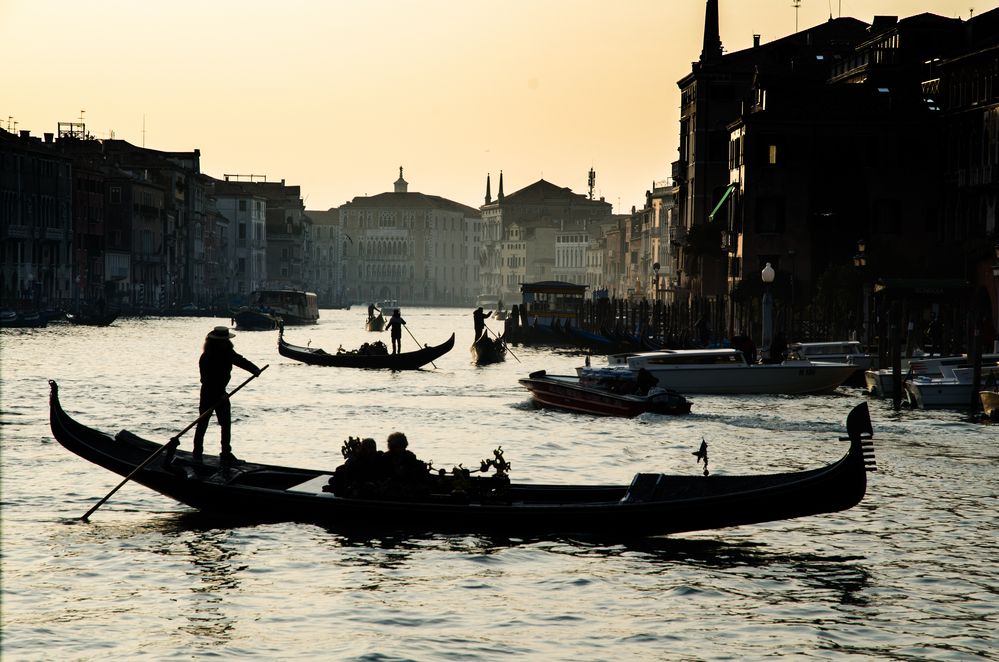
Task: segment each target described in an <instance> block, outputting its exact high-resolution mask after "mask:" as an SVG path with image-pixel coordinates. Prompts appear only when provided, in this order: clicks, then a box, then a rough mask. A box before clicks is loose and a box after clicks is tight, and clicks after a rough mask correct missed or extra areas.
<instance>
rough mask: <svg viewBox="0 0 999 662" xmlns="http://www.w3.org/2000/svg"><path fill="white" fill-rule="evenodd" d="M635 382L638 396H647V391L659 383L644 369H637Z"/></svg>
mask: <svg viewBox="0 0 999 662" xmlns="http://www.w3.org/2000/svg"><path fill="white" fill-rule="evenodd" d="M636 381H637V382H638V393H639V395H648V394H649V390H650V389H652V388H653V387H654V386H656V385H657V384H658V383H659V379H658V378H656V376H655V375H653V374H652V373H651V372H649V371H648V370H646V369H645V368H639V369H638V376H637V378H636Z"/></svg>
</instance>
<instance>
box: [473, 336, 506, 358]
mask: <svg viewBox="0 0 999 662" xmlns="http://www.w3.org/2000/svg"><path fill="white" fill-rule="evenodd" d="M471 352H472V363H474V364H475V365H489V364H490V363H500V362H501V361H504V360H506V345H504V344H503V341H502V340H501V339H499V338H496V339H495V340H493V339H492V338H490V337H489V336H488V334H486V333H483V334H482V335H481V336H479V337H478V339H476V341H475V342H474V343H472V347H471Z"/></svg>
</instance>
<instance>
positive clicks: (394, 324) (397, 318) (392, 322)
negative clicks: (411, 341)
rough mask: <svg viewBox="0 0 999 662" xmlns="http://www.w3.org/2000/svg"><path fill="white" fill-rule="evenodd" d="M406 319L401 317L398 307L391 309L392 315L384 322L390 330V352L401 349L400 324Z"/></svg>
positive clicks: (396, 352) (395, 352)
mask: <svg viewBox="0 0 999 662" xmlns="http://www.w3.org/2000/svg"><path fill="white" fill-rule="evenodd" d="M405 323H406V320H404V319H402V315H401V314H400V313H399V309H398V308H396V309H395V310H394V311H392V317H390V318H389V321H388V322H387V323H386V324H385V326H387V327H388V328H389V329H390V330H391V331H392V353H393V354H398V353H399V352H401V351H402V325H403V324H405Z"/></svg>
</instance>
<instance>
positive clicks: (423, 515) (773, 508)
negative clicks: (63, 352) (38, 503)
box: [50, 382, 873, 537]
mask: <svg viewBox="0 0 999 662" xmlns="http://www.w3.org/2000/svg"><path fill="white" fill-rule="evenodd" d="M50 384H51V395H50V423H51V427H52V433H53V435H54V436H55V438H56V440H58V441H59V443H60V444H62V445H63V446H64V447H65V448H66V449H68V450H69V451H71V452H73V453H75V454H77V455H79V456H80V457H82V458H84V459H86V460H89V461H90V462H93V463H94V464H97V465H99V466H102V467H104V468H106V469H108V470H110V471H112V472H114V473H117V474H119V475H122V476H127V475H129V474H130V473H132V472H133V471H135V470H136V468H137V467H138V466H139V465H140V464H141V463H142V462H143V461H144V460H146V459H147V458H148V457H149V456H150V455H151V454H153V453H154V452H155V451H156V450H157V448H159V445H158V444H155V443H153V442H151V441H148V440H145V439H141V438H139V437H137V436H135V435H133V434H131V433H129V432H121V433H119V434H118V435H117V436H116V437H111V436H109V435H107V434H104V433H102V432H99V431H97V430H94V429H92V428H89V427H87V426H85V425H83V424H81V423H79V422H77V421H75V420H74V419H72V418H71V417H70V416H69V415H68V414H66V412H65V411H64V410H63V409H62V406H61V404H60V402H59V397H58V387H57V385H56V384H55V382H50ZM857 412H861V414H857ZM855 415H856V416H855ZM855 417H856V418H858V420H859V419H864V418H866V420H867V424H866V428H865V426H864V425H863V424H859V425H850V426H849V427H850V438H851V444H850V450H849V452H848V453H847V454H846V455H845V456H844V457H843V458H842V459H840V460H839V461H837V462H834V463H832V464H830V465H827V466H825V467H821V468H818V469H813V470H810V471H802V472H796V473H785V474H773V475H766V476H666V475H663V474H638V475H637V476H636V478H635V480H634V481H633V482H632V484H631V485H630V486H578V485H575V486H574V485H565V486H556V485H517V484H514V485H511V486H510V487H509V489H508V490H506V491H505V492H504V493H503V494H502V496H501V497H496V498H486V499H482V500H478V501H475V500H473V501H469V500H468V499H467V498H466V499H464V500H462V499H460V497H459V496H458V495H455V494H431V495H430V496H428V497H426V498H424V499H421V500H419V501H411V502H401V501H389V500H376V499H351V498H344V497H338V496H334V495H333V494H331V493H329V492H325V491H323V490H322V486H323V485H324V484H325V483H326V481H327V480H328V478H329V477H330V475H331V472H329V471H317V470H308V469H296V468H291V467H281V466H274V465H265V464H254V463H240V464H238V465H236V467H233V468H228V469H220V468H219V465H218V460H217V458H214V457H208V456H206V457H205V463H204V464H200V463H193V462H191V456H190V454H189V453H186V452H184V451H177V454H176V459H175V460H174V462H173V463H172V464H169V465H168V464H166V463H164V462H162V461H161V460H160V459H159V458H156V459H154V460H153V461H151V462H149V463H148V464H147V465H146V466H145V467H144V468H142V469H141V470H138V471H137V472H136V473H135V476H134V477H133V478H132V480H133V481H135V482H137V483H139V484H141V485H144V486H146V487H148V488H150V489H152V490H154V491H156V492H159V493H161V494H163V495H166V496H168V497H171V498H173V499H175V500H177V501H179V502H181V503H183V504H186V505H188V506H191V507H193V508H197V509H199V510H201V511H203V512H205V513H208V514H212V515H217V516H223V517H230V518H234V519H239V520H241V521H245V520H251V521H273V520H281V521H307V522H316V523H322V524H325V525H327V526H332V527H334V528H339V529H343V530H347V529H364V530H372V529H377V530H380V531H418V532H437V531H440V532H505V533H533V534H549V535H557V534H593V535H613V536H624V537H630V536H639V535H658V534H669V533H681V532H685V531H697V530H704V529H716V528H723V527H730V526H737V525H743V524H754V523H760V522H770V521H777V520H787V519H792V518H796V517H802V516H806V515H816V514H822V513H831V512H836V511H840V510H845V509H847V508H851V507H852V506H854V505H856V504H857V503H859V502H860V500H861V499H862V498H863V497H864V493H865V491H866V486H867V473H866V472H867V471H868V470H870V468H871V467H870V465H871V464H873V449H872V446H871V445H870V444H871V442H870V441H869V436H865V435H864V434H863V433H862V431H863V430H864V429H866V430H870V419H869V418H867V409H866V404H861V405H859V406H858V408H857V409H855V410H854V413H852V414H851V419H852V418H855ZM865 458H866V459H865Z"/></svg>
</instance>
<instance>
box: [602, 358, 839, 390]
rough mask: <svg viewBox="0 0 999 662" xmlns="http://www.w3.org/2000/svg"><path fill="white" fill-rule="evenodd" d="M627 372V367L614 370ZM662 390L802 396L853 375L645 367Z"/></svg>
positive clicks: (792, 369)
mask: <svg viewBox="0 0 999 662" xmlns="http://www.w3.org/2000/svg"><path fill="white" fill-rule="evenodd" d="M618 369H620V370H628V371H630V368H623V367H622V368H618ZM646 370H648V371H649V372H651V373H652V375H653V376H654V377H656V378H657V379H658V380H659V385H660V386H662V387H663V388H668V389H672V390H674V391H679V392H680V393H683V394H685V395H688V394H771V395H802V394H807V393H828V392H831V391H834V390H835V389H836V388H837V387H838V386H840V385H841V384H843V382H845V381H846V380H847V379H849V378H850V376H851V375H852V374H853V372H854V367H853V366H850V365H846V364H839V363H827V364H818V363H812V364H810V365H790V364H773V365H742V366H738V365H736V366H733V367H728V366H719V367H714V366H708V367H697V368H693V369H683V368H682V367H680V368H673V367H656V366H648V367H646Z"/></svg>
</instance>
